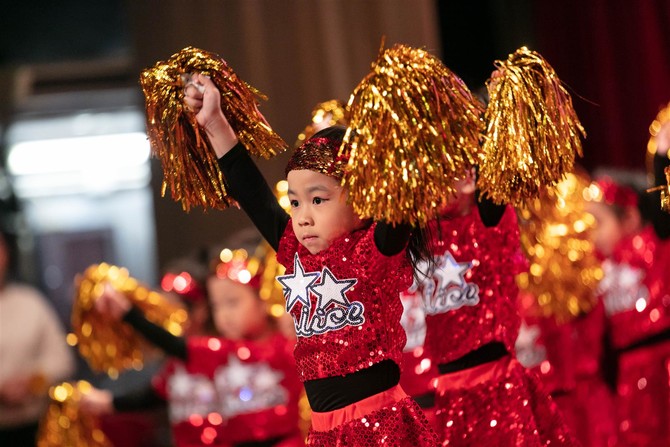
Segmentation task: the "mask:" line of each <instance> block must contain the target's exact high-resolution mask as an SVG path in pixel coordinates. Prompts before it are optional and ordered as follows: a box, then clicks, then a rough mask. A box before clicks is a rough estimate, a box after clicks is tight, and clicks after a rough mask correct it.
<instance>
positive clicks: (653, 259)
mask: <svg viewBox="0 0 670 447" xmlns="http://www.w3.org/2000/svg"><path fill="white" fill-rule="evenodd" d="M603 270H604V278H603V280H602V282H601V284H600V292H601V293H602V298H603V302H604V303H605V309H606V313H607V317H608V323H609V331H610V340H611V343H612V345H613V347H614V348H615V349H616V350H617V351H618V353H619V355H618V377H617V411H618V423H619V441H620V445H622V446H623V445H626V446H643V445H644V446H647V445H667V442H668V440H669V439H670V384H669V382H670V377H669V372H670V339H669V338H668V333H669V331H670V286H669V284H670V283H669V282H668V272H670V239H665V240H660V239H659V238H658V237H657V236H656V234H655V232H654V230H653V228H652V227H651V226H649V227H647V228H645V229H644V230H643V231H641V232H640V233H639V234H636V235H634V236H632V237H629V238H625V239H624V240H622V241H621V242H620V243H619V244H618V245H617V247H616V248H615V250H614V253H613V254H612V256H611V258H610V259H607V260H605V262H604V263H603Z"/></svg>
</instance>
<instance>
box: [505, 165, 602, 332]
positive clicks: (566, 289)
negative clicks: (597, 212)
mask: <svg viewBox="0 0 670 447" xmlns="http://www.w3.org/2000/svg"><path fill="white" fill-rule="evenodd" d="M588 187H589V179H588V177H587V176H586V175H585V174H577V173H570V174H567V175H566V177H565V179H564V180H563V181H561V182H560V183H558V185H557V186H556V188H547V189H546V190H545V191H544V192H543V194H542V195H541V196H540V197H539V198H536V199H532V200H529V201H528V202H527V203H526V206H525V207H522V208H520V209H518V211H517V212H518V215H519V228H520V231H521V245H522V247H523V249H524V251H525V253H526V256H527V257H528V260H529V261H530V264H531V266H530V270H529V272H527V273H522V274H520V275H518V276H517V284H518V285H519V288H520V290H521V292H522V293H523V292H526V293H528V294H530V295H531V296H533V297H534V299H535V301H536V303H535V304H536V305H534V306H533V307H532V309H535V311H536V312H537V313H539V314H540V315H538V316H542V317H552V318H554V319H555V320H556V321H557V322H558V323H559V324H560V323H565V322H568V321H570V320H572V319H573V318H575V317H577V316H579V315H580V314H583V313H587V312H589V311H590V310H591V309H592V308H593V306H594V305H595V302H596V301H595V300H596V294H595V288H596V286H597V285H598V282H599V281H600V280H601V279H602V269H601V265H600V261H599V260H598V259H597V258H596V256H595V255H594V252H593V244H592V242H591V239H590V237H589V232H590V231H591V229H592V228H593V227H594V225H595V219H594V218H593V216H592V215H590V214H589V213H587V212H586V208H585V205H586V201H585V199H584V196H583V191H584V190H585V188H588Z"/></svg>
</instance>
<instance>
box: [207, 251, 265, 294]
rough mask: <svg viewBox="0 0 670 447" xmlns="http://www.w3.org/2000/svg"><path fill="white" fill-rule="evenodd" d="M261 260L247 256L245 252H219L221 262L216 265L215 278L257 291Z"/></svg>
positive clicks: (260, 274)
mask: <svg viewBox="0 0 670 447" xmlns="http://www.w3.org/2000/svg"><path fill="white" fill-rule="evenodd" d="M262 267H263V260H262V259H258V258H256V257H254V256H251V257H250V256H249V255H248V253H247V251H246V250H243V249H241V250H233V251H231V250H228V249H225V250H223V251H222V252H221V262H220V263H219V264H217V265H216V269H215V272H214V273H215V274H216V277H217V278H221V279H224V278H227V279H230V280H232V281H235V282H236V283H239V284H243V285H246V286H251V287H253V288H254V289H259V288H260V285H261V277H262V276H263V268H262Z"/></svg>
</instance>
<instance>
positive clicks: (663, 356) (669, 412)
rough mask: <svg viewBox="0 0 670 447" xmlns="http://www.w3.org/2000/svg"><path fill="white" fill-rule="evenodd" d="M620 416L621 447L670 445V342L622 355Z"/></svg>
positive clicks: (618, 404) (618, 398)
mask: <svg viewBox="0 0 670 447" xmlns="http://www.w3.org/2000/svg"><path fill="white" fill-rule="evenodd" d="M617 413H618V422H619V444H618V445H620V446H626V447H638V446H640V447H642V446H667V445H670V342H663V343H658V344H655V345H653V346H648V347H644V348H638V349H635V350H634V351H630V352H625V353H623V354H621V355H620V357H619V378H618V380H617Z"/></svg>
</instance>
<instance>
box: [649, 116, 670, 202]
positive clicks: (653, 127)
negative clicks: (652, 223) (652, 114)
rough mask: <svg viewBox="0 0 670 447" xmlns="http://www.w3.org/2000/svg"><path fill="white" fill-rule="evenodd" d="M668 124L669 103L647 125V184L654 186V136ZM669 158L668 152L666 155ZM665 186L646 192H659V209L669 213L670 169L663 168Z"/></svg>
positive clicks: (669, 119)
mask: <svg viewBox="0 0 670 447" xmlns="http://www.w3.org/2000/svg"><path fill="white" fill-rule="evenodd" d="M669 122H670V103H668V105H666V106H665V107H664V108H663V109H661V111H660V112H658V115H656V119H655V120H654V121H652V122H651V124H650V125H649V135H650V136H649V141H648V142H647V176H648V178H649V183H650V184H651V185H653V184H654V180H655V179H654V155H656V144H657V143H656V136H657V135H658V133H659V132H660V130H661V128H662V127H663V126H664V125H669V124H668V123H669ZM667 156H668V158H670V151H668V154H667ZM664 173H665V177H666V184H665V185H659V186H657V187H655V188H649V189H648V190H647V192H654V191H659V190H660V191H661V209H663V210H664V211H666V212H668V213H670V168H665V171H664Z"/></svg>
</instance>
